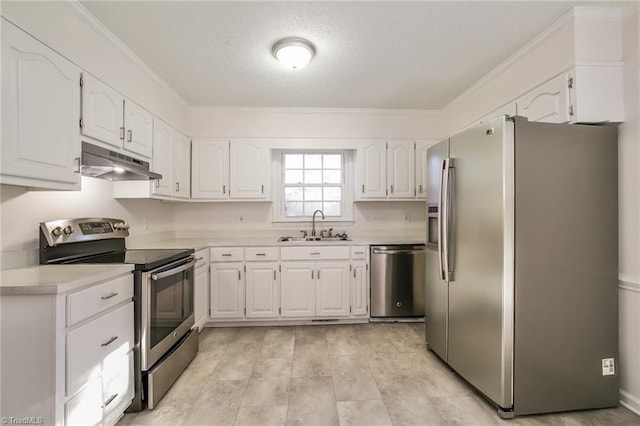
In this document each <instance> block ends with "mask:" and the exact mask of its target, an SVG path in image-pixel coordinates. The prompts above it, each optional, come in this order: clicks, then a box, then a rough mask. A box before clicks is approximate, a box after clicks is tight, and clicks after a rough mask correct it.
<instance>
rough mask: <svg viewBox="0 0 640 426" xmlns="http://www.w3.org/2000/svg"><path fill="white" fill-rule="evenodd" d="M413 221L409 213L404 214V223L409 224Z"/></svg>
mask: <svg viewBox="0 0 640 426" xmlns="http://www.w3.org/2000/svg"><path fill="white" fill-rule="evenodd" d="M410 221H411V216H409V213H402V223H409V222H410Z"/></svg>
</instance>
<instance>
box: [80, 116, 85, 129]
mask: <svg viewBox="0 0 640 426" xmlns="http://www.w3.org/2000/svg"><path fill="white" fill-rule="evenodd" d="M83 125H84V121H83V120H82V118H81V119H80V128H81V129H82V126H83Z"/></svg>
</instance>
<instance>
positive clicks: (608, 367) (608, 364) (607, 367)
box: [602, 358, 616, 376]
mask: <svg viewBox="0 0 640 426" xmlns="http://www.w3.org/2000/svg"><path fill="white" fill-rule="evenodd" d="M614 374H616V366H615V362H614V360H613V358H603V359H602V375H603V376H613V375H614Z"/></svg>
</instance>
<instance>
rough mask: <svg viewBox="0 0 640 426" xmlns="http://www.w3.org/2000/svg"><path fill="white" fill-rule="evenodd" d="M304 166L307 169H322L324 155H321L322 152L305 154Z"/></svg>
mask: <svg viewBox="0 0 640 426" xmlns="http://www.w3.org/2000/svg"><path fill="white" fill-rule="evenodd" d="M304 168H305V169H320V168H322V155H320V154H305V155H304Z"/></svg>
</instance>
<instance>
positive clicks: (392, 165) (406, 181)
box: [387, 141, 415, 198]
mask: <svg viewBox="0 0 640 426" xmlns="http://www.w3.org/2000/svg"><path fill="white" fill-rule="evenodd" d="M414 149H415V144H414V143H413V142H406V141H389V142H387V189H388V194H389V198H413V197H414V196H415V193H414V185H415V174H414Z"/></svg>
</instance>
